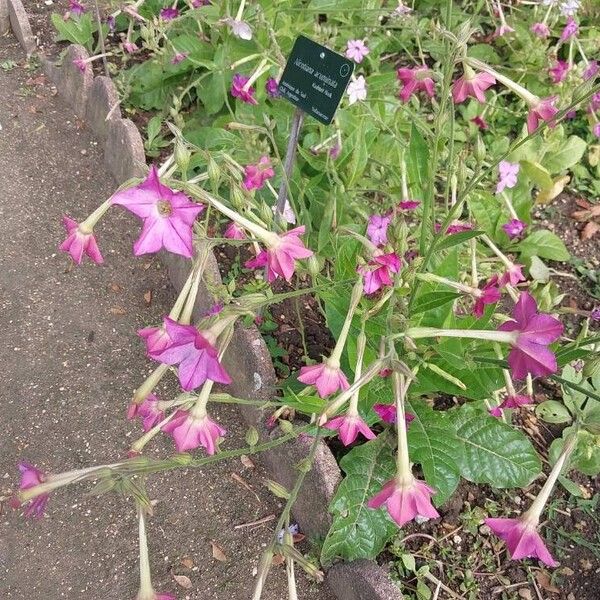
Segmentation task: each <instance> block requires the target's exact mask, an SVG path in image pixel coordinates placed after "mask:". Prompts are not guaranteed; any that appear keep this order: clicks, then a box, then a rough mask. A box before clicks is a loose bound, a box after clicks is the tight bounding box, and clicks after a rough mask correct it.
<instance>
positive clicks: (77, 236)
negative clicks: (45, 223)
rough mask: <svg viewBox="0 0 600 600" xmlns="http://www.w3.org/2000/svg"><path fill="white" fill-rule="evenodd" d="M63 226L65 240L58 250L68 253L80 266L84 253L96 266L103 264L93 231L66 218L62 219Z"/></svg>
mask: <svg viewBox="0 0 600 600" xmlns="http://www.w3.org/2000/svg"><path fill="white" fill-rule="evenodd" d="M63 225H64V226H65V229H66V230H67V239H66V240H65V241H64V242H63V243H62V244H61V245H60V246H59V247H58V249H59V250H62V251H63V252H68V253H69V254H70V255H71V258H72V259H73V261H74V262H75V263H76V264H78V265H80V264H81V260H82V259H83V255H84V253H85V254H87V255H88V256H89V258H90V259H91V260H92V261H93V262H95V263H96V264H97V265H100V264H102V263H103V262H104V259H103V258H102V254H100V249H99V248H98V244H97V242H96V238H95V236H94V232H93V229H92V230H89V231H88V230H87V227H84V226H83V225H80V224H79V223H77V221H74V220H73V219H71V218H69V217H67V216H65V217H63Z"/></svg>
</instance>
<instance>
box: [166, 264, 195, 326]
mask: <svg viewBox="0 0 600 600" xmlns="http://www.w3.org/2000/svg"><path fill="white" fill-rule="evenodd" d="M194 274H195V267H194V268H193V269H192V270H191V271H190V274H189V275H188V278H187V279H186V280H185V283H184V284H183V287H182V288H181V291H180V292H179V296H177V300H175V304H173V308H172V309H171V312H170V313H169V318H170V319H173V321H177V320H178V319H179V315H180V314H181V311H182V309H183V307H184V305H185V301H186V299H187V297H188V294H189V291H190V288H191V287H192V281H193V280H194Z"/></svg>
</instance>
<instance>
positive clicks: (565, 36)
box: [560, 17, 579, 42]
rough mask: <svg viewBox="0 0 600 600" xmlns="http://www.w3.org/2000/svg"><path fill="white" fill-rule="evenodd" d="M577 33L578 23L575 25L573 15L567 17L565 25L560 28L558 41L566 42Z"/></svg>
mask: <svg viewBox="0 0 600 600" xmlns="http://www.w3.org/2000/svg"><path fill="white" fill-rule="evenodd" d="M578 33H579V25H577V21H576V20H575V19H574V18H573V17H569V18H568V19H567V24H566V25H565V28H564V29H563V30H562V33H561V34H560V41H561V42H566V41H567V40H569V39H571V38H572V37H577V35H578Z"/></svg>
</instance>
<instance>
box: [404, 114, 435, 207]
mask: <svg viewBox="0 0 600 600" xmlns="http://www.w3.org/2000/svg"><path fill="white" fill-rule="evenodd" d="M406 172H407V175H408V184H409V186H411V187H412V188H413V189H412V192H413V194H415V195H416V196H419V195H420V194H421V193H422V192H423V189H424V188H425V184H426V182H427V181H428V179H429V147H428V146H427V143H426V142H425V140H424V139H423V136H422V135H421V133H420V132H419V130H418V129H417V128H416V127H415V125H414V124H413V126H412V128H411V130H410V143H409V145H408V156H407V157H406Z"/></svg>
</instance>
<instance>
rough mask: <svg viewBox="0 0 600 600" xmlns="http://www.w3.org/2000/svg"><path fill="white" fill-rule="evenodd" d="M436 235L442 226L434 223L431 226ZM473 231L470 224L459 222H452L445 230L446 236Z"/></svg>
mask: <svg viewBox="0 0 600 600" xmlns="http://www.w3.org/2000/svg"><path fill="white" fill-rule="evenodd" d="M433 228H434V230H435V232H436V233H439V232H440V231H441V230H442V226H441V225H440V224H439V223H436V224H435V225H434V226H433ZM471 229H473V225H471V223H461V222H460V221H453V222H452V223H450V225H448V229H446V233H447V234H448V235H452V234H453V233H462V232H463V231H471Z"/></svg>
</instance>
